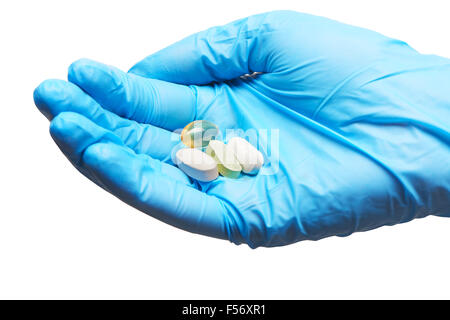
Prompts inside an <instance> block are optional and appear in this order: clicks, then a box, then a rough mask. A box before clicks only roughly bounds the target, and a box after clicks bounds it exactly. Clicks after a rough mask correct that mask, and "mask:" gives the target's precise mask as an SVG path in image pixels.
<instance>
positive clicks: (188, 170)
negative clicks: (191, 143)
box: [175, 148, 219, 182]
mask: <svg viewBox="0 0 450 320" xmlns="http://www.w3.org/2000/svg"><path fill="white" fill-rule="evenodd" d="M175 164H176V165H177V166H178V167H179V168H180V169H181V170H182V171H183V172H184V173H185V174H187V175H188V176H190V177H191V178H193V179H195V180H199V181H203V182H207V181H212V180H214V179H216V178H217V177H218V175H219V173H218V170H217V163H216V161H215V160H214V159H213V158H212V157H210V156H209V155H207V154H206V153H204V152H203V151H201V150H199V149H194V148H183V149H180V150H178V151H177V153H176V155H175Z"/></svg>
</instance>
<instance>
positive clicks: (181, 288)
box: [0, 0, 450, 299]
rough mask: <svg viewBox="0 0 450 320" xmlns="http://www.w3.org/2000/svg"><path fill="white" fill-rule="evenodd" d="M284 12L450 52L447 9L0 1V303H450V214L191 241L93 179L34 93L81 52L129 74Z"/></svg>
mask: <svg viewBox="0 0 450 320" xmlns="http://www.w3.org/2000/svg"><path fill="white" fill-rule="evenodd" d="M275 9H294V10H297V11H303V12H308V13H313V14H317V15H322V16H327V17H330V18H333V19H336V20H339V21H342V22H346V23H350V24H354V25H358V26H363V27H367V28H370V29H374V30H376V31H379V32H381V33H384V34H386V35H388V36H391V37H394V38H399V39H402V40H405V41H406V42H408V43H409V44H410V45H411V46H413V47H414V48H416V49H417V50H419V51H421V52H423V53H435V54H438V55H441V56H446V57H450V35H449V31H450V19H449V18H448V13H449V12H450V8H449V5H448V1H446V0H443V1H432V0H428V1H411V0H409V1H399V0H397V1H392V0H389V1H381V0H377V1H361V0H359V1H358V0H354V1H333V0H329V1H325V0H314V1H294V0H292V1H283V0H276V1H274V0H269V1H266V0H258V1H243V0H238V1H232V0H226V1H211V0H207V1H193V0H191V1H169V0H164V1H130V0H127V1H80V0H78V1H2V2H0V44H1V48H0V75H1V76H0V93H1V96H0V103H1V107H0V108H1V123H0V134H1V141H2V143H1V149H0V155H1V156H0V189H1V190H0V191H1V193H0V199H1V201H0V298H44V299H45V298H87V299H89V298H137V299H140V298H154V299H155V298H156V299H164V298H185V299H191V298H193V299H195V298H210V299H216V298H224V299H227V298H234V299H241V298H242V299H244V298H248V299H251V298H256V299H259V298H261V299H262V298H264V299H285V298H286V299H297V298H450V293H449V291H450V255H449V244H450V219H444V218H437V217H428V218H425V219H421V220H416V221H412V222H410V223H407V224H403V225H397V226H394V227H383V228H380V229H377V230H374V231H370V232H365V233H358V234H354V235H352V236H350V237H347V238H337V237H333V238H328V239H325V240H321V241H318V242H301V243H297V244H294V245H290V246H287V247H282V248H272V249H266V248H260V249H257V250H251V249H249V248H248V247H246V246H245V245H241V246H235V245H234V244H231V243H228V242H226V241H222V240H215V239H210V238H206V237H203V236H199V235H194V234H190V233H187V232H184V231H181V230H178V229H175V228H173V227H171V226H168V225H165V224H163V223H161V222H159V221H157V220H155V219H153V218H150V217H148V216H146V215H145V214H143V213H140V212H138V211H137V210H135V209H133V208H131V207H129V206H127V205H126V204H124V203H122V202H121V201H119V200H117V199H116V198H114V197H113V196H112V195H110V194H108V193H106V192H105V191H103V190H101V189H100V188H98V187H97V186H95V185H94V184H92V183H91V182H89V181H88V180H87V179H86V178H84V177H83V176H81V175H80V174H79V173H78V172H77V171H76V170H75V169H74V168H73V167H72V166H71V165H70V164H69V162H68V161H67V160H66V159H65V158H64V156H63V155H62V154H61V153H60V151H59V149H58V148H57V147H56V145H55V144H54V143H53V141H52V140H51V138H50V136H49V134H48V122H47V120H46V119H45V118H44V117H43V116H42V115H41V114H40V113H39V112H38V111H37V109H36V108H35V107H34V104H33V100H32V93H33V89H34V88H35V87H36V86H37V85H38V84H39V83H40V82H41V81H42V80H44V79H46V78H61V79H65V78H66V70H67V67H68V65H69V64H70V63H71V62H72V61H73V60H76V59H78V58H81V57H88V58H92V59H96V60H99V61H102V62H105V63H108V64H112V65H116V66H118V67H119V68H122V69H124V70H128V68H129V67H130V66H131V65H133V64H134V63H135V62H136V61H138V60H140V59H141V58H143V57H145V56H146V55H148V54H150V53H152V52H154V51H157V50H158V49H161V48H162V47H164V46H166V45H169V44H170V43H172V42H174V41H176V40H179V39H180V38H183V37H184V36H187V35H189V34H191V33H194V32H197V31H200V30H202V29H205V28H208V27H210V26H213V25H218V24H224V23H227V22H229V21H232V20H235V19H238V18H241V17H245V16H248V15H251V14H254V13H260V12H264V11H270V10H275Z"/></svg>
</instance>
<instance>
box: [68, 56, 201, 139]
mask: <svg viewBox="0 0 450 320" xmlns="http://www.w3.org/2000/svg"><path fill="white" fill-rule="evenodd" d="M68 78H69V81H70V82H72V83H75V84H76V85H78V86H79V87H81V88H82V89H83V90H84V91H86V92H87V93H88V94H89V95H90V96H91V97H93V98H94V99H95V100H96V101H97V102H98V103H99V104H100V105H101V106H102V107H104V108H106V109H108V110H110V111H112V112H114V113H116V114H117V115H119V116H121V117H124V118H127V119H132V120H135V121H138V122H141V123H149V124H152V125H155V126H158V127H161V128H165V129H168V130H175V129H178V128H183V127H184V126H185V125H186V124H187V123H189V122H190V121H193V120H194V118H195V103H196V98H195V92H194V90H193V89H191V88H190V87H188V86H184V85H178V84H174V83H169V82H165V81H160V80H154V79H146V78H143V77H140V76H136V75H133V74H127V73H125V72H123V71H121V70H119V69H117V68H114V67H111V66H107V65H105V64H102V63H98V62H95V61H92V60H88V59H81V60H78V61H76V62H74V63H73V64H72V65H71V66H70V68H69V75H68Z"/></svg>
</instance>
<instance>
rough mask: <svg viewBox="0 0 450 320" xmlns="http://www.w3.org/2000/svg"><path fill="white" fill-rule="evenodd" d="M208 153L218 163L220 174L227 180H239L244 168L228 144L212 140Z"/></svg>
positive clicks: (207, 149)
mask: <svg viewBox="0 0 450 320" xmlns="http://www.w3.org/2000/svg"><path fill="white" fill-rule="evenodd" d="M206 153H207V154H208V155H210V156H211V157H212V158H213V159H214V160H215V161H216V162H217V168H218V170H219V173H220V174H221V175H223V176H224V177H227V178H238V177H239V175H240V173H241V170H242V167H241V165H240V164H239V162H238V160H237V159H236V156H235V154H234V152H233V150H231V149H230V148H229V147H228V146H227V145H226V144H224V143H223V142H222V141H219V140H211V141H210V142H209V144H208V147H207V148H206Z"/></svg>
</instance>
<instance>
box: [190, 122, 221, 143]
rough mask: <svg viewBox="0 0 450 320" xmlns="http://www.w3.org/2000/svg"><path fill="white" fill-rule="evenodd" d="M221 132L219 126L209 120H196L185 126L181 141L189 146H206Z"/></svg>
mask: <svg viewBox="0 0 450 320" xmlns="http://www.w3.org/2000/svg"><path fill="white" fill-rule="evenodd" d="M218 134H219V128H217V126H216V125H215V124H214V123H212V122H210V121H207V120H196V121H192V122H191V123H189V124H188V125H187V126H186V127H184V129H183V131H182V132H181V141H182V142H183V143H184V144H185V145H186V146H187V147H189V148H204V147H206V146H207V145H208V143H209V141H211V140H213V139H215V138H216V137H217V135H218Z"/></svg>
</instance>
